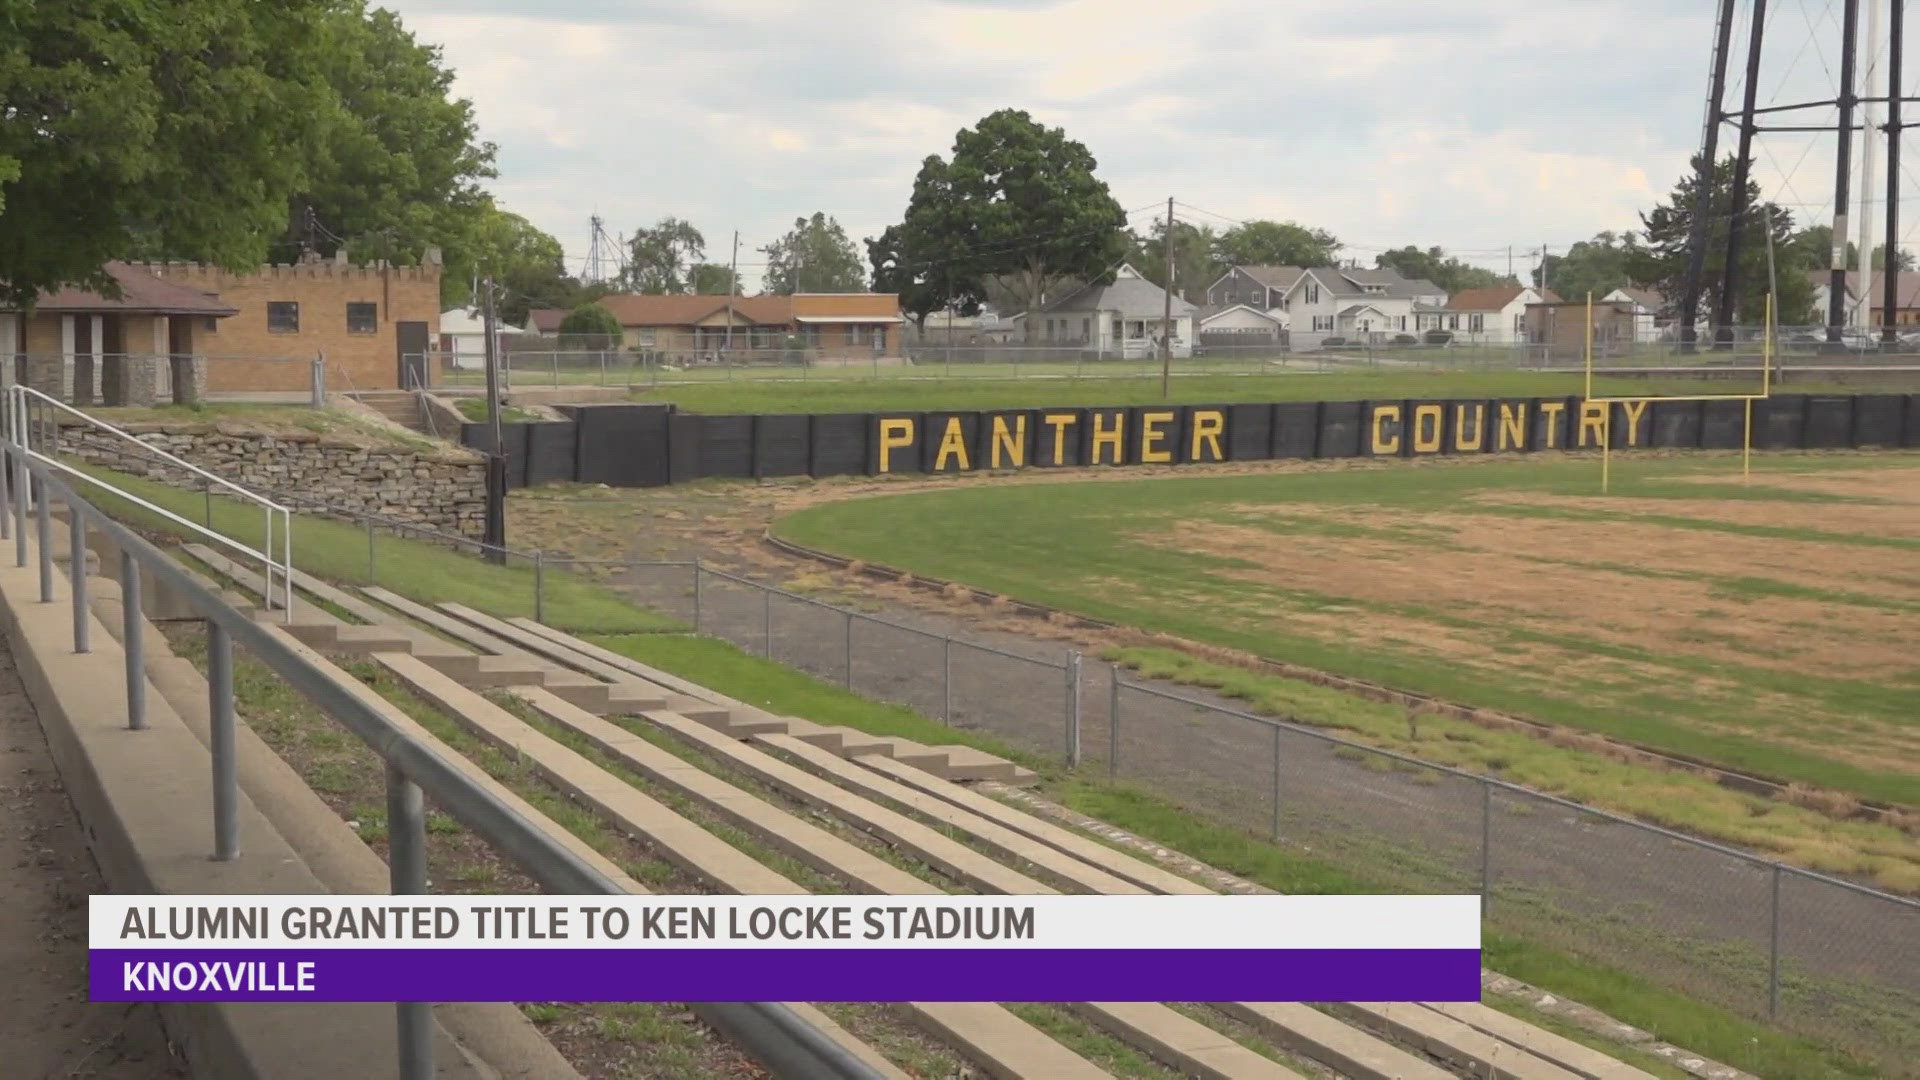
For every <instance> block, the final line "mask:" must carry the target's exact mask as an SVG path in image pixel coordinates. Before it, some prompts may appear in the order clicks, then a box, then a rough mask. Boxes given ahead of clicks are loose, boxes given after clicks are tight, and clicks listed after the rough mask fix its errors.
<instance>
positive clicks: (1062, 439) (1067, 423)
mask: <svg viewBox="0 0 1920 1080" xmlns="http://www.w3.org/2000/svg"><path fill="white" fill-rule="evenodd" d="M1040 422H1041V423H1043V424H1045V425H1047V426H1048V427H1050V428H1052V429H1053V460H1052V461H1050V462H1048V463H1047V464H1049V465H1065V464H1066V463H1067V429H1068V428H1070V427H1072V426H1073V425H1075V424H1077V423H1079V422H1080V418H1079V417H1077V416H1075V415H1074V414H1072V413H1048V414H1047V415H1045V416H1043V417H1041V418H1040Z"/></svg>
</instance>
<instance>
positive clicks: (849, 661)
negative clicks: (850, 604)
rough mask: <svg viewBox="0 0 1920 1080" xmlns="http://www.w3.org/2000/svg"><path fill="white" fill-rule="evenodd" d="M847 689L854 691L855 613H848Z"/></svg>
mask: <svg viewBox="0 0 1920 1080" xmlns="http://www.w3.org/2000/svg"><path fill="white" fill-rule="evenodd" d="M846 686H847V689H849V690H851V689H853V612H851V611H848V612H847V683H846Z"/></svg>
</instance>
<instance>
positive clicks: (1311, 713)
mask: <svg viewBox="0 0 1920 1080" xmlns="http://www.w3.org/2000/svg"><path fill="white" fill-rule="evenodd" d="M1916 464H1920V463H1917V462H1916V460H1915V459H1914V458H1912V457H1911V456H1905V457H1903V456H1898V455H1885V456H1870V457H1869V456H1837V455H1794V456H1767V457H1763V458H1762V459H1760V461H1759V463H1758V467H1757V474H1756V478H1755V480H1754V482H1753V484H1752V485H1751V486H1743V485H1742V484H1741V483H1740V482H1739V478H1738V459H1737V458H1729V457H1725V456H1714V457H1705V458H1691V459H1687V460H1685V461H1681V460H1677V459H1675V458H1671V457H1662V458H1647V457H1641V458H1633V457H1627V458H1624V459H1622V458H1616V461H1615V468H1614V480H1615V484H1614V490H1613V494H1612V495H1611V496H1608V497H1602V496H1601V495H1600V492H1599V466H1598V463H1597V462H1596V461H1591V460H1582V459H1571V458H1557V459H1534V460H1528V461H1523V462H1485V463H1477V464H1472V465H1465V464H1449V463H1435V464H1431V465H1423V466H1414V467H1408V466H1405V465H1394V466H1390V467H1387V468H1353V469H1341V470H1335V471H1327V472H1315V473H1275V474H1266V475H1253V476H1215V477H1182V478H1177V479H1155V480H1117V479H1116V480H1103V481H1099V482H1040V483H1004V482H1003V483H998V484H991V485H988V484H978V483H975V484H968V485H955V486H954V487H953V488H952V489H951V490H940V491H934V492H923V493H915V494H903V495H882V496H876V497H871V498H863V499H855V500H852V501H847V502H840V503H832V504H826V505H821V506H816V507H813V508H810V509H806V510H802V511H800V512H798V513H795V514H793V515H791V516H789V517H787V518H784V519H782V520H781V521H780V522H778V523H777V525H776V529H777V531H778V533H779V534H780V535H781V536H784V537H787V538H789V539H792V540H795V541H797V542H800V543H803V544H807V545H809V546H812V547H816V548H821V549H825V550H830V551H833V552H836V553H839V554H844V555H849V556H853V557H857V558H861V559H866V560H870V561H874V562H879V563H883V564H887V565H892V566H897V567H900V568H903V569H908V570H912V571H914V572H916V573H921V574H926V575H930V576H934V577H939V578H945V579H949V580H956V581H961V582H964V583H967V584H970V585H975V586H979V587H982V588H986V589H990V590H993V591H995V592H1000V593H1005V594H1007V595H1010V596H1014V597H1018V598H1021V599H1026V600H1032V601H1036V602H1040V603H1044V604H1048V605H1051V606H1055V607H1060V608H1064V609H1066V610H1069V611H1074V612H1078V613H1081V614H1085V615H1090V616H1093V617H1096V618H1101V619H1106V620H1110V621H1114V622H1118V623H1122V624H1125V625H1130V626H1138V627H1142V628H1146V629H1151V630H1157V631H1162V632H1166V633H1170V634H1174V635H1177V636H1179V637H1182V638H1185V639H1188V640H1192V641H1196V642H1202V643H1208V644H1213V645H1219V646H1225V647H1229V648H1232V649H1237V650H1244V651H1247V652H1252V653H1256V654H1259V655H1262V656H1268V657H1272V658H1276V659H1281V660H1286V661H1290V662H1293V663H1297V664H1304V665H1307V666H1309V667H1313V668H1317V669H1320V670H1324V671H1330V672H1334V673H1338V674H1342V675H1347V676H1352V677H1358V678H1363V679H1367V680H1370V681H1374V682H1378V683H1384V684H1387V685H1390V686H1394V687H1398V688H1403V689H1407V690H1413V691H1417V692H1422V693H1426V694H1430V695H1434V696H1437V697H1440V698H1443V699H1447V700H1451V701H1456V702H1460V703H1464V704H1469V705H1475V706H1480V707H1483V708H1488V709H1494V710H1499V711H1502V712H1506V713H1510V714H1515V715H1520V716H1524V717H1529V718H1533V719H1539V720H1546V721H1552V722H1557V723H1561V724H1565V725H1570V726H1573V727H1578V728H1582V729H1586V730H1590V731H1595V732H1600V733H1603V734H1607V735H1611V736H1615V737H1618V738H1622V739H1627V740H1630V741H1633V742H1635V743H1638V744H1641V745H1646V746H1651V747H1656V748H1659V749H1662V750H1667V751H1672V752H1677V753H1680V754H1684V755H1689V756H1692V757H1696V758H1700V759H1704V760H1708V761H1712V762H1715V763H1718V764H1723V765H1726V766H1729V767H1732V768H1737V769H1742V770H1747V771H1751V772H1756V773H1759V774H1762V775H1768V776H1775V777H1780V778H1783V779H1786V780H1791V781H1798V782H1801V783H1804V784H1807V785H1812V786H1817V787H1818V788H1821V789H1829V790H1834V791H1838V792H1843V793H1847V794H1848V795H1850V796H1855V797H1860V798H1867V799H1878V800H1886V801H1890V802H1895V803H1900V804H1905V805H1907V806H1913V805H1920V730H1916V729H1915V728H1914V727H1913V725H1912V715H1913V710H1912V701H1913V694H1914V693H1915V691H1916V690H1920V662H1917V661H1916V660H1915V659H1914V657H1915V655H1916V649H1920V618H1916V616H1917V615H1920V574H1916V573H1915V572H1914V570H1913V569H1912V567H1913V566H1914V565H1915V560H1916V558H1917V557H1920V538H1916V536H1915V533H1914V530H1913V528H1912V525H1913V522H1914V521H1915V520H1916V516H1920V468H1916ZM1117 658H1119V659H1123V660H1126V661H1129V662H1131V663H1134V664H1136V665H1138V666H1140V667H1142V668H1144V669H1146V670H1148V671H1150V672H1153V673H1158V674H1167V675H1172V676H1175V677H1184V678H1187V679H1188V680H1189V681H1193V682H1196V683H1201V684H1205V685H1211V686H1215V687H1219V688H1222V689H1226V690H1228V691H1229V692H1231V693H1233V694H1235V695H1236V696H1240V697H1243V698H1246V699H1248V700H1250V701H1253V702H1254V703H1256V704H1260V705H1262V706H1264V707H1267V708H1269V709H1271V710H1273V711H1276V712H1281V713H1286V714H1291V715H1295V716H1301V717H1304V718H1308V719H1311V720H1313V721H1315V722H1317V723H1322V724H1326V725H1329V726H1334V727H1340V728H1344V729H1347V730H1349V731H1352V732H1355V733H1357V734H1360V735H1362V736H1363V737H1366V738H1368V739H1369V740H1370V741H1373V742H1376V743H1380V744H1382V745H1390V746H1392V747H1394V748H1395V749H1400V750H1405V751H1408V752H1411V753H1414V754H1417V755H1419V756H1422V757H1425V758H1428V759H1436V760H1441V761H1445V762H1448V763H1451V764H1456V765H1459V766H1462V767H1467V768H1473V769H1476V770H1478V771H1495V772H1499V773H1502V774H1504V775H1508V776H1510V777H1513V778H1515V779H1517V780H1519V781H1521V782H1523V783H1528V784H1530V785H1532V786H1536V787H1541V788H1545V789H1547V790H1552V791H1556V792H1560V793H1564V794H1566V795H1568V796H1570V797H1574V798H1579V799H1582V800H1585V801H1589V802H1593V803H1596V804H1598V805H1602V806H1609V807H1612V808H1615V809H1620V810H1624V811H1627V812H1631V813H1634V814H1636V815H1639V816H1641V817H1644V818H1648V819H1651V820H1656V821H1663V822H1666V823H1668V824H1671V825H1675V826H1679V827H1683V828H1688V829H1690V830H1693V831H1696V832H1704V833H1705V834H1707V835H1713V836H1718V837H1721V838H1724V839H1728V840H1733V841H1736V842H1740V843H1746V844H1751V845H1754V846H1758V847H1760V848H1762V849H1763V850H1769V851H1774V852H1777V853H1779V854H1781V855H1782V856H1783V857H1787V858H1789V859H1792V860H1794V861H1798V862H1801V863H1803V864H1805V865H1810V866H1815V867H1817V868H1823V869H1826V870H1830V871H1835V872H1841V873H1853V874H1862V875H1865V876H1868V877H1870V878H1872V879H1874V880H1877V881H1879V882H1880V883H1882V884H1883V885H1886V886H1888V887H1894V888H1902V889H1907V890H1915V889H1920V845H1916V844H1915V842H1914V840H1913V838H1912V836H1910V835H1907V834H1905V833H1903V832H1901V831H1900V830H1899V829H1897V828H1893V827H1892V826H1887V825H1867V824H1864V823H1860V822H1842V821H1836V820H1834V819H1833V818H1832V817H1830V816H1828V815H1825V814H1821V813H1818V812H1816V811H1815V810H1813V809H1808V808H1803V807H1800V806H1793V805H1787V804H1784V803H1780V802H1769V801H1766V800H1759V799H1755V798H1752V797H1748V796H1741V795H1737V794H1735V793H1733V792H1731V791H1729V790H1728V789H1724V788H1721V787H1719V786H1718V785H1716V784H1713V783H1712V782H1711V781H1708V780H1705V779H1703V778H1700V777H1697V776H1691V775H1689V774H1685V773H1680V772H1672V771H1667V770H1648V769H1646V768H1644V767H1641V766H1633V765H1628V764H1625V763H1621V762H1611V763H1609V762H1607V761H1606V760H1605V759H1601V760H1599V761H1592V760H1584V759H1582V760H1575V759H1574V758H1573V757H1572V756H1571V755H1570V754H1569V753H1568V751H1567V750H1566V749H1564V748H1562V747H1558V746H1555V745H1553V744H1551V743H1548V742H1545V741H1543V740H1540V739H1537V738H1534V737H1532V736H1528V735H1524V734H1520V733H1516V732H1510V731H1501V730H1496V729H1489V728H1487V727H1484V726H1481V725H1475V724H1471V723H1469V722H1466V721H1456V722H1451V723H1448V722H1441V721H1428V722H1423V725H1422V730H1421V731H1420V732H1419V733H1418V734H1417V735H1410V734H1409V732H1408V730H1407V728H1408V725H1407V722H1406V720H1405V717H1404V715H1403V713H1402V712H1401V711H1400V710H1398V709H1394V708H1390V707H1387V706H1383V705H1380V704H1378V703H1374V702H1370V701H1365V700H1361V699H1358V698H1355V697H1353V696H1351V695H1346V694H1341V693H1337V692H1333V691H1329V690H1325V689H1322V688H1319V687H1313V686H1309V685H1307V684H1304V683H1299V682H1295V681H1291V680H1285V679H1281V678H1277V677H1272V676H1261V675H1255V674H1253V673H1251V672H1249V671H1247V670H1244V669H1240V668H1232V667H1225V666H1223V665H1219V664H1208V663H1204V662H1200V661H1196V660H1195V659H1193V658H1192V657H1190V656H1186V655H1184V654H1180V653H1176V652H1173V651H1171V650H1160V649H1136V650H1131V651H1128V652H1124V653H1122V654H1120V655H1119V656H1118V657H1117ZM1584 758H1599V755H1592V754H1589V755H1584Z"/></svg>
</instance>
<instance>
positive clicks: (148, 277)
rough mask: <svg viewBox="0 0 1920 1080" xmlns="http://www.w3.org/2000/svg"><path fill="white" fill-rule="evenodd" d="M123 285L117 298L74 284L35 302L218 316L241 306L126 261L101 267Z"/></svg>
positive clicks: (56, 308) (38, 306)
mask: <svg viewBox="0 0 1920 1080" xmlns="http://www.w3.org/2000/svg"><path fill="white" fill-rule="evenodd" d="M101 269H102V270H105V271H106V273H107V276H108V277H111V278H112V279H113V280H114V281H115V282H117V283H118V284H119V286H120V296H119V297H118V298H117V299H112V298H108V297H105V296H102V295H101V294H99V293H97V292H94V291H92V290H91V289H79V288H73V287H71V286H69V287H67V288H62V289H55V290H53V291H52V292H49V293H44V294H42V295H41V296H40V298H39V299H38V300H36V301H35V302H34V305H33V309H34V310H35V311H38V312H102V313H104V312H116V313H121V314H129V315H206V316H211V317H213V318H216V319H221V318H225V317H227V316H229V315H238V314H239V313H240V309H239V308H236V307H234V306H233V305H231V304H228V303H226V302H224V301H222V300H221V299H220V298H219V297H217V296H209V295H208V294H206V293H204V292H201V291H200V290H199V289H195V288H191V287H189V286H186V285H181V284H178V283H176V282H172V281H168V280H167V279H165V278H163V277H160V276H158V275H156V274H151V273H148V272H147V271H145V270H142V269H140V268H138V267H135V266H129V265H127V264H126V263H123V262H110V263H107V264H106V265H104V266H102V267H101Z"/></svg>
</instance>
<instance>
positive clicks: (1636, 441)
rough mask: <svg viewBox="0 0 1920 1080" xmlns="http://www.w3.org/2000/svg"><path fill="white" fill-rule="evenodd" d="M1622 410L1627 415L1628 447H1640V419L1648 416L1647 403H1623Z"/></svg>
mask: <svg viewBox="0 0 1920 1080" xmlns="http://www.w3.org/2000/svg"><path fill="white" fill-rule="evenodd" d="M1620 408H1621V409H1622V410H1623V411H1625V412H1626V414H1627V445H1628V446H1639V445H1640V418H1641V417H1642V416H1645V415H1646V412H1647V403H1646V402H1645V401H1628V402H1625V403H1623V404H1622V405H1621V406H1620Z"/></svg>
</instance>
